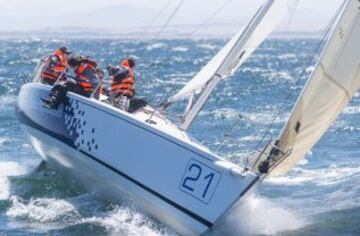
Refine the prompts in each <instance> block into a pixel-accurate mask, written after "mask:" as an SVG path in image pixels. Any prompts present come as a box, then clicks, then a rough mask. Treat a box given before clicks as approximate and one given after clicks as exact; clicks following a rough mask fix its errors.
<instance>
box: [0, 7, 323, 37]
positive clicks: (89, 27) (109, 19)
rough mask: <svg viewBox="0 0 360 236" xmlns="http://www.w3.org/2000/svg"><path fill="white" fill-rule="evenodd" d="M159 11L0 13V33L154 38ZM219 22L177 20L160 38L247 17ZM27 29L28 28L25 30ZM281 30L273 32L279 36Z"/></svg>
mask: <svg viewBox="0 0 360 236" xmlns="http://www.w3.org/2000/svg"><path fill="white" fill-rule="evenodd" d="M309 13H310V12H299V14H300V15H304V16H305V15H306V16H307V18H305V17H303V18H304V19H306V21H307V22H309V23H308V24H310V23H311V22H312V21H314V20H315V18H316V14H311V13H310V14H309ZM156 14H157V12H154V11H152V10H149V9H145V8H141V7H133V6H128V5H117V6H112V7H106V8H101V9H98V10H96V11H92V12H88V13H78V14H68V15H56V14H54V15H51V14H48V13H47V14H42V15H38V16H36V17H29V16H27V17H22V16H17V17H9V16H4V15H0V37H24V36H25V37H26V36H36V37H65V38H70V37H71V38H74V37H78V38H82V37H87V38H89V37H93V38H94V37H95V38H111V37H120V38H153V37H155V36H156V35H157V32H158V31H159V28H160V26H161V24H162V22H161V21H160V22H157V24H158V25H153V26H151V27H148V26H149V22H151V20H152V19H153V17H154V16H155V15H156ZM225 21H226V22H217V23H211V24H208V25H205V26H204V27H202V28H201V30H199V31H198V32H196V34H194V33H193V32H194V29H195V28H196V27H197V24H199V19H193V20H187V22H197V23H191V24H180V23H177V21H176V20H174V22H173V23H172V24H170V25H169V26H168V27H166V28H165V30H164V32H163V33H162V34H161V35H160V38H164V37H165V38H193V37H200V38H202V37H229V36H230V35H232V34H233V33H234V32H235V31H237V30H238V29H239V28H240V27H242V26H243V25H244V24H245V23H246V21H247V19H245V18H241V17H240V18H239V19H238V20H237V22H230V21H229V20H225ZM24 29H26V30H24ZM281 35H283V34H282V33H274V34H273V35H272V36H273V37H279V36H281ZM319 35H320V32H318V31H314V30H311V28H309V31H306V30H301V29H300V30H293V29H292V31H291V32H289V33H287V34H286V36H287V37H307V38H309V37H311V38H313V37H319Z"/></svg>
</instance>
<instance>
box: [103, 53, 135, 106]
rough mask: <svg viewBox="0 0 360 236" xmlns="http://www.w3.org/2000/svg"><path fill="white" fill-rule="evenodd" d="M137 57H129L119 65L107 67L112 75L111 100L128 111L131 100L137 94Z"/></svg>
mask: <svg viewBox="0 0 360 236" xmlns="http://www.w3.org/2000/svg"><path fill="white" fill-rule="evenodd" d="M134 67H135V59H133V58H130V57H129V58H127V59H125V60H123V61H122V62H121V63H120V65H119V66H111V65H108V66H107V67H106V69H107V71H108V73H109V76H110V77H111V91H110V97H109V101H110V102H111V103H112V104H113V105H114V106H116V107H118V108H120V109H122V110H125V111H128V110H129V107H130V101H131V99H132V98H133V97H134V95H135V76H134V71H133V70H134Z"/></svg>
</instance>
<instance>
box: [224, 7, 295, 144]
mask: <svg viewBox="0 0 360 236" xmlns="http://www.w3.org/2000/svg"><path fill="white" fill-rule="evenodd" d="M230 1H231V0H230ZM230 1H229V2H230ZM229 2H227V3H229ZM298 4H299V0H296V5H295V7H294V9H293V10H292V11H291V13H290V15H289V16H290V17H288V19H287V23H286V27H285V30H284V33H283V34H282V36H281V37H280V39H281V40H284V39H285V36H286V34H287V33H288V31H289V27H290V25H291V23H292V21H293V18H294V15H295V11H296V9H297V7H298ZM269 70H270V72H272V69H271V68H270V67H269ZM269 78H270V76H269ZM253 115H254V109H252V111H251V112H250V115H249V117H248V118H246V117H243V116H242V115H241V114H240V115H239V117H238V120H237V121H236V122H235V124H234V125H233V126H232V128H231V129H230V131H229V132H228V133H225V134H224V138H223V140H222V142H221V144H220V146H219V147H218V149H217V151H219V150H220V149H221V148H222V146H223V145H224V144H225V142H226V140H227V139H228V138H230V135H231V134H232V133H233V132H234V131H235V129H236V128H237V126H238V125H239V122H240V120H241V119H242V118H245V119H247V120H249V121H250V122H253V121H252V119H251V117H252V116H253ZM244 126H245V123H244V124H243V125H241V126H240V127H239V129H242V128H243V127H244ZM265 134H266V132H265ZM262 140H263V137H262V139H261V141H260V143H262ZM248 146H249V147H251V146H250V145H248ZM259 146H260V145H259V144H258V145H257V146H256V148H253V149H254V150H255V151H256V150H257V149H258V148H259Z"/></svg>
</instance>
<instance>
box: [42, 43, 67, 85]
mask: <svg viewBox="0 0 360 236" xmlns="http://www.w3.org/2000/svg"><path fill="white" fill-rule="evenodd" d="M71 53H72V51H71V50H70V49H69V48H67V47H61V48H59V49H57V50H56V51H55V52H54V54H53V55H51V56H50V57H49V58H48V59H47V61H46V64H45V66H44V69H43V70H42V72H41V82H42V83H44V84H49V85H54V83H55V82H56V81H64V80H66V72H67V70H68V59H69V56H70V55H71Z"/></svg>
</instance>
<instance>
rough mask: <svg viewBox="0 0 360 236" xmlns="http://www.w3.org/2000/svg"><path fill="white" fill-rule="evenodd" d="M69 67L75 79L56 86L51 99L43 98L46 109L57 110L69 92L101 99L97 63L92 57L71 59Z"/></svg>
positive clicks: (69, 79) (70, 78)
mask: <svg viewBox="0 0 360 236" xmlns="http://www.w3.org/2000/svg"><path fill="white" fill-rule="evenodd" d="M69 66H70V67H71V68H72V69H74V72H75V77H71V76H67V77H68V80H67V81H66V82H62V83H59V84H57V85H55V86H54V87H53V88H52V90H51V92H50V95H49V98H48V99H45V98H42V100H43V102H44V106H45V107H47V108H51V109H57V108H58V106H59V105H60V104H61V103H63V102H64V99H65V97H66V93H67V92H68V91H70V92H73V93H77V94H80V95H82V96H85V97H94V98H96V99H98V98H99V96H100V92H101V91H100V86H101V84H100V81H99V78H98V73H97V62H96V61H95V60H93V59H91V58H90V57H84V56H79V57H76V58H75V57H72V58H70V59H69Z"/></svg>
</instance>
